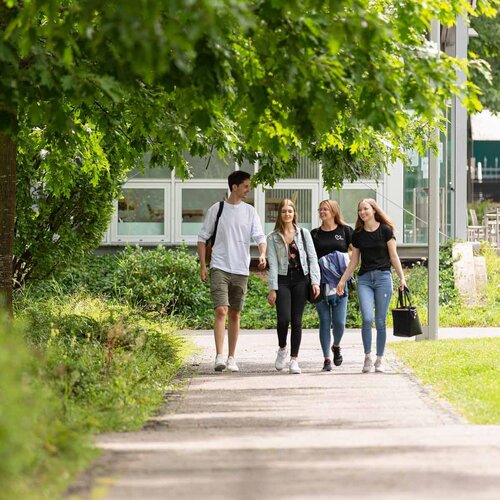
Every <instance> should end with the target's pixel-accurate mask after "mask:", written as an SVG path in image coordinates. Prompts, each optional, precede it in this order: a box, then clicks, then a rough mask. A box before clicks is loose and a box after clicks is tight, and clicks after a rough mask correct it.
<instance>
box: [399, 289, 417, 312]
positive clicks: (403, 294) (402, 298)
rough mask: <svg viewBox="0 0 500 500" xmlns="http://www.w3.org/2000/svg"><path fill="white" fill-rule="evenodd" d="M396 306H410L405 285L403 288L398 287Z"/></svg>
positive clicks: (408, 294)
mask: <svg viewBox="0 0 500 500" xmlns="http://www.w3.org/2000/svg"><path fill="white" fill-rule="evenodd" d="M397 307H398V308H401V309H408V308H410V307H413V306H412V303H411V295H410V290H409V289H408V288H407V287H406V286H405V288H404V290H401V288H398V304H397Z"/></svg>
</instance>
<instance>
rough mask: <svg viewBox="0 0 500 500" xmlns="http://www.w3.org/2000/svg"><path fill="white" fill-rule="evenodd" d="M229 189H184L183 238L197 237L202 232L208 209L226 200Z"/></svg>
mask: <svg viewBox="0 0 500 500" xmlns="http://www.w3.org/2000/svg"><path fill="white" fill-rule="evenodd" d="M226 196H227V189H224V188H220V189H219V188H217V189H188V188H185V189H182V225H181V234H182V235H183V236H195V235H197V234H198V233H199V232H200V229H201V226H202V224H203V218H204V217H205V214H206V213H207V209H208V208H210V207H211V206H212V205H213V204H214V203H216V202H218V201H220V200H223V199H225V198H226Z"/></svg>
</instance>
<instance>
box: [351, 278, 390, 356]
mask: <svg viewBox="0 0 500 500" xmlns="http://www.w3.org/2000/svg"><path fill="white" fill-rule="evenodd" d="M391 295H392V275H391V271H379V270H375V271H368V272H367V273H364V274H362V275H361V276H359V277H358V298H359V307H360V308H361V319H362V326H361V336H362V338H363V347H364V349H365V354H369V353H370V352H371V350H372V324H373V306H374V305H375V327H376V329H377V356H383V355H384V349H385V341H386V338H387V332H386V327H385V322H386V318H387V311H388V309H389V303H390V301H391Z"/></svg>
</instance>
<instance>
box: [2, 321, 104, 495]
mask: <svg viewBox="0 0 500 500" xmlns="http://www.w3.org/2000/svg"><path fill="white" fill-rule="evenodd" d="M25 333H26V329H25V328H23V327H22V326H21V325H20V324H19V322H16V323H12V322H11V321H10V320H8V319H6V318H5V317H0V371H1V374H2V376H1V377H0V394H1V400H0V457H1V459H0V484H1V485H2V488H1V491H0V498H5V499H10V498H35V497H36V498H53V493H54V491H56V490H57V487H58V485H60V484H61V482H64V481H65V480H66V481H67V479H68V477H69V476H68V474H69V472H70V471H72V470H73V469H74V468H75V467H76V466H80V467H81V466H83V465H84V464H86V463H87V461H88V460H89V458H90V457H91V456H93V455H94V453H93V452H92V451H91V450H90V448H88V447H85V446H84V445H85V444H86V439H85V438H86V435H85V433H82V432H81V431H80V429H79V428H78V427H77V426H71V425H69V424H68V423H67V422H65V419H64V413H63V409H62V404H61V401H60V399H59V397H58V395H57V391H54V389H53V387H52V386H51V385H50V384H48V383H47V380H46V378H45V377H44V376H43V374H42V372H43V366H44V362H45V359H44V357H43V356H42V355H40V353H38V354H35V355H34V354H33V353H32V352H31V351H30V350H29V349H28V348H27V347H26V345H25V343H24V340H23V335H24V334H25ZM66 462H69V463H70V465H68V464H66ZM63 464H64V465H63ZM47 476H49V477H50V480H49V481H47V483H49V484H48V485H47V484H44V485H42V484H40V481H42V482H43V479H44V478H46V477H47ZM35 492H36V495H35Z"/></svg>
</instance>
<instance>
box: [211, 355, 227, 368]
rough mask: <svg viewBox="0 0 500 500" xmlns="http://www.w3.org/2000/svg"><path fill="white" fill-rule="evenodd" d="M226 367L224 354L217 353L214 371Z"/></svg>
mask: <svg viewBox="0 0 500 500" xmlns="http://www.w3.org/2000/svg"><path fill="white" fill-rule="evenodd" d="M225 369H226V363H225V362H224V356H223V355H222V354H217V356H215V364H214V370H215V371H216V372H221V371H223V370H225Z"/></svg>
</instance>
